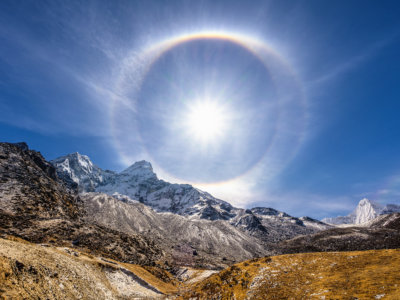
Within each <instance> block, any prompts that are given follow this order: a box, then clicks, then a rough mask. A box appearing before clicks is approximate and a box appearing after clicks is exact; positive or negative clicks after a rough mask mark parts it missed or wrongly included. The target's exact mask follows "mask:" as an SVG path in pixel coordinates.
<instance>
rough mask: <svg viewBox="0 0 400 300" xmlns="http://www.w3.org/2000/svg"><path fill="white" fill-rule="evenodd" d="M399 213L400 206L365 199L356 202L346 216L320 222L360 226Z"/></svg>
mask: <svg viewBox="0 0 400 300" xmlns="http://www.w3.org/2000/svg"><path fill="white" fill-rule="evenodd" d="M395 212H400V206H399V205H395V204H387V205H386V206H384V205H381V204H379V203H377V202H374V201H371V200H369V199H367V198H364V199H361V200H360V202H358V205H357V207H356V209H355V210H354V211H353V212H352V213H351V214H348V215H347V216H338V217H334V218H325V219H323V220H322V221H323V222H325V223H328V224H334V225H340V224H362V223H365V222H368V221H370V220H373V219H375V218H376V217H378V216H380V215H384V214H390V213H395Z"/></svg>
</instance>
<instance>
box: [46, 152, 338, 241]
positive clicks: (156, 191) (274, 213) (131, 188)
mask: <svg viewBox="0 0 400 300" xmlns="http://www.w3.org/2000/svg"><path fill="white" fill-rule="evenodd" d="M68 157H69V156H68V155H66V156H63V157H60V158H57V159H55V160H53V161H51V163H52V164H53V165H54V166H55V168H56V169H57V172H58V174H59V175H60V177H62V178H65V177H67V180H72V181H75V182H76V183H79V184H80V185H81V186H82V187H81V188H80V190H81V191H95V192H99V193H105V194H108V195H110V196H114V197H116V198H119V199H121V198H124V197H125V199H131V200H137V201H139V202H141V203H143V204H145V205H148V206H149V207H151V208H152V209H154V210H155V211H156V212H171V213H174V214H178V215H182V216H185V217H188V218H190V219H207V220H214V221H215V220H223V221H227V222H228V223H230V224H231V225H233V226H234V227H236V228H239V229H241V230H242V231H244V232H247V233H248V234H250V235H252V236H256V237H258V238H260V239H262V240H264V241H267V242H271V241H278V240H281V239H286V238H292V237H294V236H296V235H298V234H308V233H313V232H316V231H318V230H321V229H326V228H330V227H331V226H330V225H327V224H324V223H322V222H320V221H317V220H314V219H312V218H308V217H305V218H304V221H303V220H301V219H299V218H295V217H292V216H290V215H288V214H286V213H284V212H280V211H278V210H275V209H273V208H265V207H264V208H262V207H258V208H257V207H255V208H252V209H242V208H236V207H234V206H232V205H231V204H230V203H228V202H226V201H223V200H220V199H217V198H215V197H213V196H212V195H211V194H209V193H207V192H204V191H201V190H199V189H197V188H195V187H193V186H191V185H189V184H172V183H168V182H166V181H164V180H161V179H158V177H157V175H156V174H155V173H154V171H153V168H152V166H151V163H150V162H147V161H144V160H142V161H139V162H136V163H134V164H132V165H131V166H129V167H128V168H126V169H125V170H123V171H121V172H119V173H116V172H114V173H111V172H112V171H110V173H108V175H110V176H109V177H107V178H106V180H100V178H99V174H100V175H101V174H102V170H101V169H100V168H99V167H97V166H96V167H94V168H93V170H95V174H94V175H91V174H88V173H87V172H86V165H87V162H85V163H84V164H83V165H82V166H81V165H79V163H78V164H73V165H72V164H70V165H69V166H70V168H72V170H68V169H66V168H65V165H66V163H65V160H67V159H68ZM85 157H86V158H87V159H89V158H88V157H87V156H85ZM89 160H90V159H89ZM78 162H79V161H78ZM91 165H93V163H91ZM71 174H75V175H77V176H81V178H79V177H78V178H74V177H72V176H71ZM86 178H93V180H91V181H87V180H86V181H85V179H86ZM103 178H104V177H102V179H103ZM81 179H82V180H81ZM92 183H95V184H96V185H95V186H93V185H92Z"/></svg>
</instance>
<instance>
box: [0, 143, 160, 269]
mask: <svg viewBox="0 0 400 300" xmlns="http://www.w3.org/2000/svg"><path fill="white" fill-rule="evenodd" d="M85 215H86V211H85V210H84V207H83V205H82V202H81V200H80V198H79V196H78V195H77V194H76V193H75V191H74V190H71V189H69V190H68V189H67V188H66V187H65V186H64V182H63V181H61V180H59V179H58V177H57V174H56V170H55V169H54V167H53V166H52V165H51V164H50V163H48V162H46V160H45V159H44V158H43V157H42V155H41V154H40V153H39V152H36V151H32V150H29V149H28V147H27V145H26V144H17V145H16V144H8V143H0V234H1V235H2V236H8V235H12V236H17V237H22V238H24V239H26V240H29V241H31V242H35V243H51V244H55V245H60V246H64V245H65V246H72V247H75V248H77V249H86V250H87V251H91V252H93V253H97V254H102V255H104V256H107V257H110V258H115V259H118V260H120V261H129V262H134V263H141V264H155V262H156V261H159V260H163V258H164V257H165V254H164V252H163V251H162V250H161V248H160V247H159V246H157V245H156V244H154V242H153V241H152V240H151V239H150V238H148V237H144V236H141V235H138V234H126V233H122V232H119V231H116V230H113V229H110V228H108V227H105V226H101V225H98V224H95V223H90V222H88V221H87V220H86V219H84V216H85Z"/></svg>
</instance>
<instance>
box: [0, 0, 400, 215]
mask: <svg viewBox="0 0 400 300" xmlns="http://www.w3.org/2000/svg"><path fill="white" fill-rule="evenodd" d="M83 3H84V5H83ZM399 16H400V2H398V1H311V0H310V1H215V0H212V1H201V0H199V1H175V0H173V1H84V2H81V1H6V0H3V1H0V74H1V75H0V113H1V114H0V115H1V117H0V140H1V141H2V142H20V141H25V142H27V144H28V145H29V147H30V148H31V149H34V150H37V151H40V152H41V153H42V154H43V156H44V157H45V158H46V159H48V160H51V159H54V158H56V157H59V156H62V155H66V154H68V153H72V152H79V153H81V154H85V155H88V156H89V157H90V159H91V160H92V161H93V162H94V163H95V164H96V165H98V166H99V167H101V168H103V169H110V170H114V171H122V170H123V169H125V168H127V167H128V166H130V165H131V164H133V163H134V162H136V161H139V160H147V161H149V162H150V163H151V164H152V166H153V169H154V172H155V173H156V174H157V176H158V177H159V178H161V179H164V180H166V181H169V182H173V183H189V184H192V185H193V186H195V187H198V188H199V189H201V190H203V191H207V192H209V193H210V194H212V195H213V196H215V197H217V198H220V199H223V200H225V201H228V202H230V203H231V204H233V205H234V206H237V207H243V208H250V207H255V206H264V207H273V208H275V209H278V210H280V211H284V212H287V213H289V214H291V215H294V216H304V215H307V216H310V217H313V218H318V219H322V218H324V217H332V216H337V215H346V214H348V213H350V212H351V211H352V210H353V209H354V207H355V206H356V205H357V203H358V202H359V201H360V200H361V199H362V198H368V199H370V200H373V201H376V202H378V203H381V204H387V203H393V204H400V155H399V153H400V138H399V132H400V130H399V129H400V117H399V112H400V76H399V74H400V55H399V53H400V18H399Z"/></svg>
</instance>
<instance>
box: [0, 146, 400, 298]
mask: <svg viewBox="0 0 400 300" xmlns="http://www.w3.org/2000/svg"><path fill="white" fill-rule="evenodd" d="M82 157H83V158H82ZM66 158H67V159H66ZM73 159H76V160H75V161H73ZM111 187H116V190H113V189H111ZM122 192H123V193H124V194H123V193H122ZM360 203H361V202H360ZM362 206H363V207H364V208H367V209H366V210H364V211H365V212H367V213H368V214H367V216H370V215H371V213H370V212H372V210H371V209H370V208H371V207H372V208H374V207H375V206H373V205H369V204H368V202H366V201H364V202H363V205H362ZM389 208H391V209H392V208H393V207H392V206H390V207H389ZM382 212H383V211H380V214H378V215H377V217H376V218H374V219H372V220H369V221H368V222H364V223H362V224H348V225H346V226H344V225H341V227H337V226H334V225H328V224H326V223H323V222H320V221H317V220H314V219H312V218H308V217H303V218H295V217H292V216H289V215H287V214H285V213H284V212H279V211H277V210H275V209H273V208H264V207H258V208H253V209H248V210H246V209H240V208H235V207H233V206H231V205H230V204H229V203H226V202H224V201H222V200H219V199H216V198H214V197H212V196H211V195H209V194H208V193H206V192H203V191H199V190H197V189H195V188H194V187H192V186H190V185H175V184H170V183H167V182H164V181H162V180H159V179H158V178H157V176H156V175H155V174H154V172H153V171H152V168H151V165H150V164H149V163H147V162H139V163H136V164H134V165H132V166H131V167H129V168H128V169H127V170H125V171H123V172H121V173H115V172H112V171H103V170H101V169H100V168H98V167H96V166H94V165H93V164H92V163H91V161H90V160H89V159H88V158H87V157H84V156H80V155H78V154H73V155H69V156H66V157H63V158H60V159H58V160H56V161H55V162H54V161H53V164H51V163H49V162H47V161H46V160H45V159H44V158H43V157H42V155H41V154H40V153H39V152H36V151H33V150H29V148H28V146H27V145H26V144H24V143H19V144H9V143H0V298H5V299H32V298H33V299H39V298H40V299H43V298H44V299H94V298H96V299H135V298H139V299H140V298H150V299H157V298H161V299H163V298H168V299H190V298H194V299H233V298H235V299H286V298H293V299H304V298H306V299H313V298H315V299H332V298H335V297H336V298H340V299H342V298H343V299H347V298H348V299H355V298H358V299H374V298H375V299H399V297H400V295H399V292H398V291H399V290H400V287H399V286H398V284H400V278H399V277H398V276H399V275H398V269H399V267H400V264H399V262H400V258H399V257H400V254H399V250H396V249H400V234H399V232H400V214H399V213H393V211H386V212H387V214H386V213H385V214H383V213H382ZM374 249H381V250H374ZM388 249H393V250H388ZM349 251H352V252H349ZM281 254H286V255H281ZM221 270H222V271H221ZM336 298H335V299H336Z"/></svg>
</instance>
